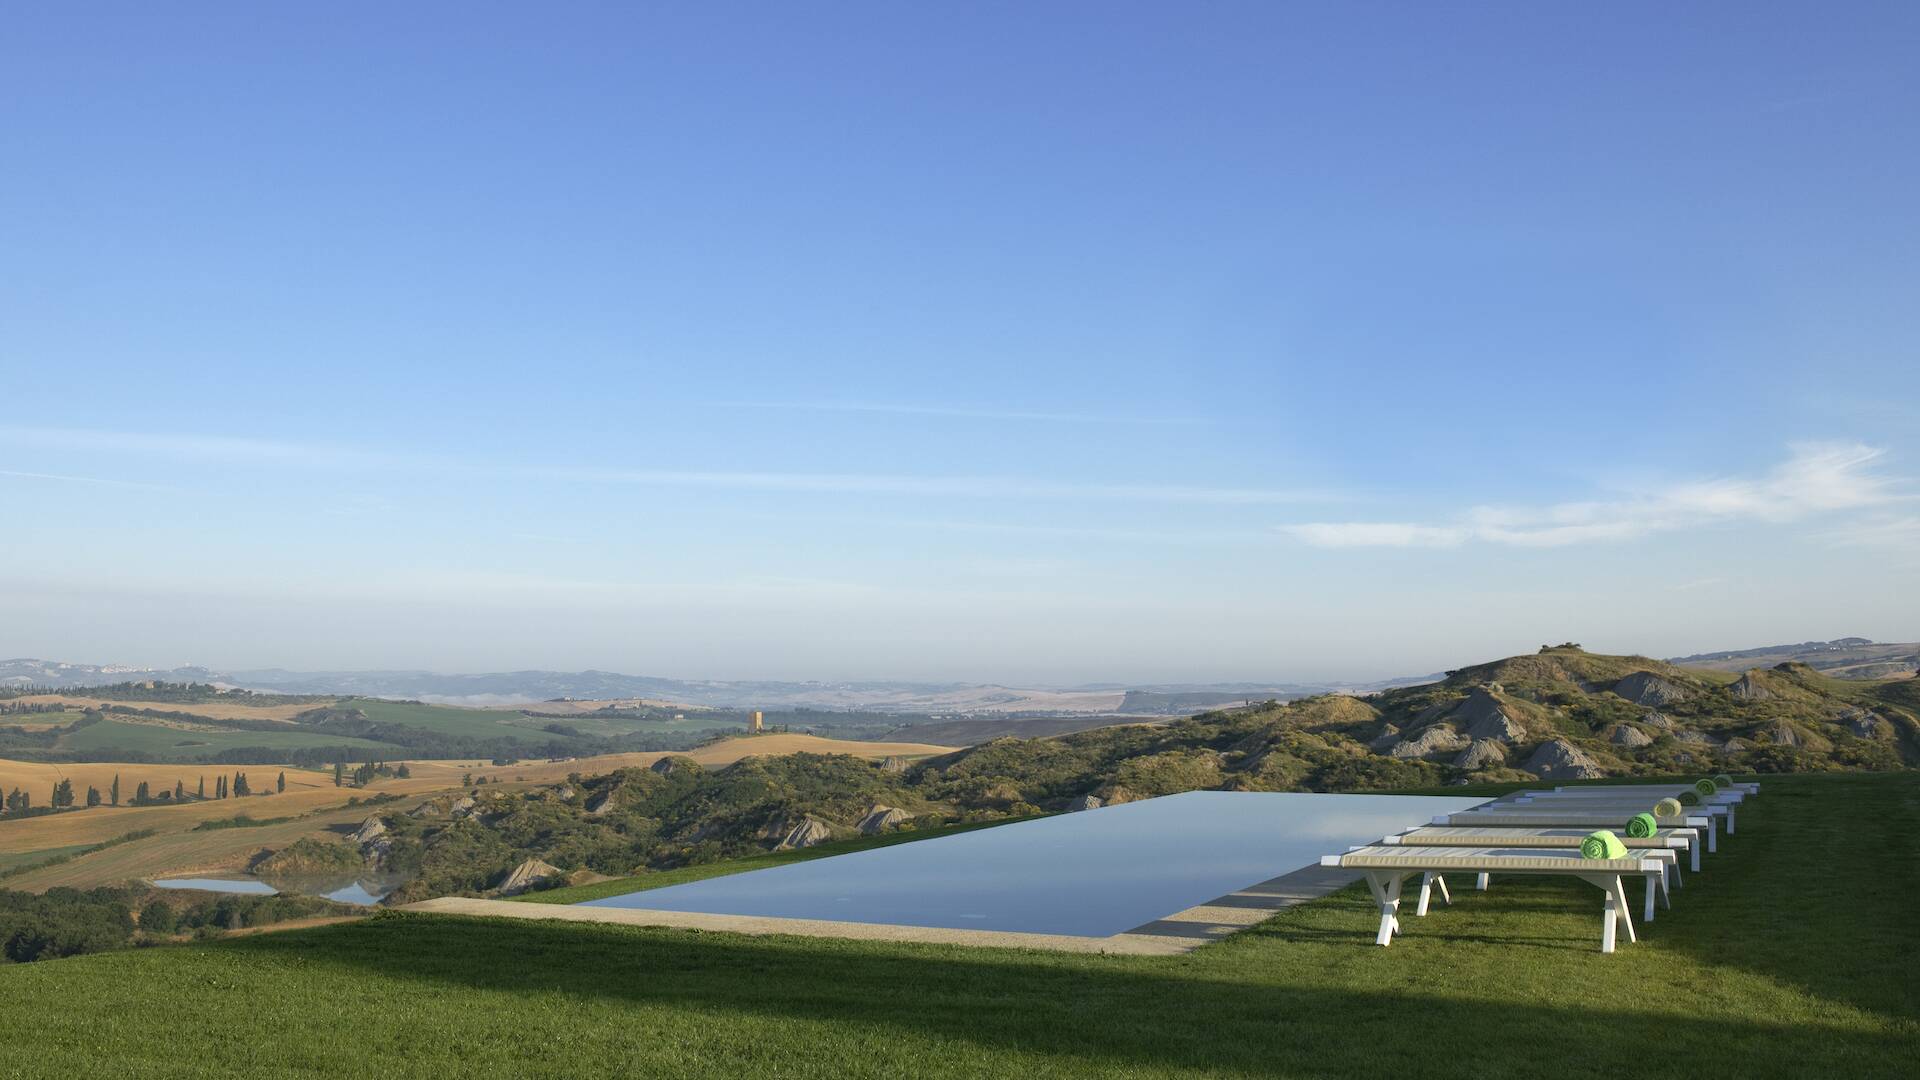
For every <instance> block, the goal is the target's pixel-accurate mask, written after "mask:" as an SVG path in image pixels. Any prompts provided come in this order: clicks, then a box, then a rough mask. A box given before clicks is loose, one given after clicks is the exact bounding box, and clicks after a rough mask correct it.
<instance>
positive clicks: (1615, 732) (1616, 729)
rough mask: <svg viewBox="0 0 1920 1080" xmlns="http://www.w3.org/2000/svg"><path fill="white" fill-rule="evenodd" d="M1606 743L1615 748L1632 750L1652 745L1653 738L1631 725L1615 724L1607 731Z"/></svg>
mask: <svg viewBox="0 0 1920 1080" xmlns="http://www.w3.org/2000/svg"><path fill="white" fill-rule="evenodd" d="M1607 741H1608V742H1610V743H1612V744H1613V745H1615V746H1624V747H1627V748H1628V749H1633V748H1635V747H1640V746H1648V745H1651V744H1652V743H1653V736H1651V735H1649V734H1647V733H1646V732H1644V731H1641V730H1640V729H1639V728H1637V727H1634V726H1633V725H1632V724H1615V725H1613V727H1611V728H1609V729H1608V730H1607Z"/></svg>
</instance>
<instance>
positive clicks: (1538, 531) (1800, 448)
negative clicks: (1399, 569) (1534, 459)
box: [1280, 443, 1914, 548]
mask: <svg viewBox="0 0 1920 1080" xmlns="http://www.w3.org/2000/svg"><path fill="white" fill-rule="evenodd" d="M1884 454H1885V452H1884V451H1883V450H1880V449H1877V448H1875V447H1871V446H1866V445H1863V444H1860V443H1797V444H1794V445H1793V446H1792V447H1791V448H1790V456H1789V457H1788V459H1787V461H1786V462H1784V463H1783V464H1781V465H1779V466H1778V467H1776V468H1774V469H1773V470H1772V471H1771V472H1769V473H1767V474H1766V475H1765V476H1760V477H1751V478H1741V477H1725V478H1719V479H1712V480H1700V481H1694V482H1690V483H1681V484H1674V485H1671V486H1668V487H1664V488H1659V489H1655V490H1650V491H1646V492H1641V493H1636V494H1631V495H1629V496H1627V497H1625V498H1619V499H1611V500H1598V501H1587V502H1563V503H1554V504H1550V505H1547V506H1535V507H1525V506H1518V507H1516V506H1480V507H1475V508H1474V509H1472V510H1470V511H1468V512H1467V513H1465V514H1463V515H1461V516H1460V518H1459V519H1457V520H1454V521H1443V522H1424V523H1423V522H1376V521H1346V522H1309V523H1305V524H1296V525H1283V526H1281V527H1280V529H1281V531H1282V532H1283V533H1285V534H1287V535H1289V536H1292V537H1294V538H1295V539H1298V540H1300V541H1302V542H1304V543H1308V544H1312V545H1314V546H1316V547H1327V548H1349V547H1402V548H1409V547H1424V548H1449V547H1458V546H1460V545H1462V544H1466V543H1470V542H1478V543H1488V544H1504V545H1508V546H1513V547H1563V546H1566V545H1569V544H1584V543H1596V542H1601V541H1609V540H1632V539H1637V538H1639V537H1643V536H1648V535H1651V534H1653V533H1660V532H1671V531H1674V530H1678V529H1686V528H1693V527H1697V526H1702V525H1710V524H1714V523H1718V522H1728V521H1760V522H1768V523H1786V522H1793V521H1801V520H1806V519H1809V518H1814V517H1821V516H1830V515H1836V514H1844V513H1849V512H1853V511H1861V510H1868V509H1872V508H1876V507H1882V508H1883V507H1887V506H1890V505H1892V504H1895V503H1901V502H1907V501H1911V500H1912V499H1913V498H1914V496H1913V495H1912V494H1909V493H1908V492H1907V491H1906V486H1907V485H1905V483H1904V482H1903V481H1901V480H1899V479H1897V478H1894V477H1890V476H1887V475H1886V474H1884V473H1882V472H1880V471H1878V470H1877V469H1876V468H1875V465H1876V464H1877V463H1878V462H1879V461H1880V459H1881V458H1882V457H1883V456H1884ZM1892 531H1893V532H1895V533H1897V532H1898V529H1897V527H1896V528H1893V530H1892Z"/></svg>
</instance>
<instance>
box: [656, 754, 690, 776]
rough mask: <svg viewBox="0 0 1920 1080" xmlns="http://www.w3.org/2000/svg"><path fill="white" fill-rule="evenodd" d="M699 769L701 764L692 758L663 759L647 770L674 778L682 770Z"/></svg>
mask: <svg viewBox="0 0 1920 1080" xmlns="http://www.w3.org/2000/svg"><path fill="white" fill-rule="evenodd" d="M699 767H700V763H699V762H697V761H695V760H693V759H692V758H690V757H663V758H661V759H660V760H659V761H656V762H654V763H653V764H651V765H649V766H647V768H649V769H652V770H653V771H654V772H657V773H659V774H660V775H661V776H672V775H673V774H674V773H676V772H679V771H680V770H682V769H697V768H699Z"/></svg>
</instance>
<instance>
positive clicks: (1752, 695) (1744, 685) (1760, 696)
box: [1727, 671, 1773, 701]
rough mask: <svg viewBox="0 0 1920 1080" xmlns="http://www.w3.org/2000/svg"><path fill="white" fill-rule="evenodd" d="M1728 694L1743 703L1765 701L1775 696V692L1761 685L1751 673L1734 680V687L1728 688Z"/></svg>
mask: <svg viewBox="0 0 1920 1080" xmlns="http://www.w3.org/2000/svg"><path fill="white" fill-rule="evenodd" d="M1727 692H1728V693H1730V694H1732V695H1733V696H1734V697H1736V698H1739V699H1740V700H1741V701H1765V700H1767V699H1768V698H1770V697H1772V696H1773V691H1771V690H1769V689H1767V688H1766V687H1765V686H1763V685H1761V683H1760V680H1758V679H1756V678H1754V677H1753V672H1751V671H1749V672H1747V673H1746V674H1745V675H1742V676H1740V677H1739V678H1738V679H1736V680H1734V683H1733V685H1732V686H1729V687H1727Z"/></svg>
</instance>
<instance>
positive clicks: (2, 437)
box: [0, 426, 1346, 506]
mask: <svg viewBox="0 0 1920 1080" xmlns="http://www.w3.org/2000/svg"><path fill="white" fill-rule="evenodd" d="M0 442H12V443H19V444H23V445H31V446H34V447H36V448H39V449H46V448H49V447H51V448H57V449H66V450H74V451H84V452H94V453H119V454H137V455H140V456H143V457H171V458H180V459H186V460H191V461H202V462H205V461H217V462H225V463H230V464H236V465H243V466H258V465H273V466H287V467H294V468H306V469H319V470H332V471H359V470H369V469H380V470H387V471H408V472H418V473H430V474H436V475H469V476H479V477H514V478H520V479H528V480H542V481H549V482H563V483H586V484H607V485H630V486H640V487H674V488H693V489H705V490H716V491H767V492H788V493H801V494H841V495H874V496H896V497H903V498H913V497H939V498H969V499H1057V500H1076V499H1077V500H1094V501H1131V502H1163V503H1208V504H1220V505H1232V506H1260V505H1279V504H1289V503H1314V502H1321V503H1324V502H1340V501H1346V496H1343V495H1341V494H1339V493H1336V492H1330V491H1324V490H1313V489H1273V488H1237V487H1212V486H1206V485H1183V484H1104V483H1079V482H1072V481H1053V480H1042V479H1033V478H1027V477H995V476H909V475H890V474H869V473H788V472H761V471H711V470H685V469H620V468H600V467H586V466H570V465H492V464H475V463H471V462H463V461H460V460H458V459H456V458H452V457H445V456H429V455H421V454H412V453H390V452H385V451H379V450H366V449H360V448H355V447H345V446H334V445H327V444H315V443H297V442H284V441H277V440H268V439H252V438H237V437H230V436H221V435H174V434H149V433H144V432H121V431H94V430H86V429H75V428H36V427H8V426H0Z"/></svg>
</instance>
